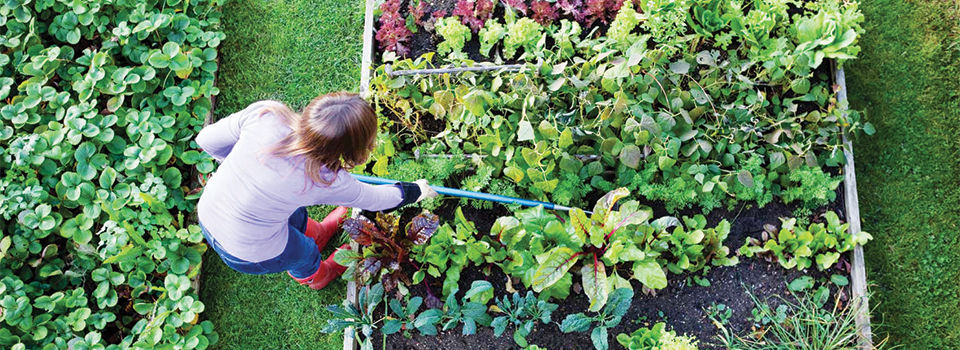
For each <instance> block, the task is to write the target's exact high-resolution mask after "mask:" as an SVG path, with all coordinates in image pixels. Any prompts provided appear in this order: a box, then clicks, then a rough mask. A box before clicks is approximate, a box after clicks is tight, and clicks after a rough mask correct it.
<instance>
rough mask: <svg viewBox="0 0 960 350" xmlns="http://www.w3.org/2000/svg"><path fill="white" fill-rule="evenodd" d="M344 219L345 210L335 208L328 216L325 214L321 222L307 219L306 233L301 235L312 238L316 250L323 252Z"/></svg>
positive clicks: (345, 215)
mask: <svg viewBox="0 0 960 350" xmlns="http://www.w3.org/2000/svg"><path fill="white" fill-rule="evenodd" d="M346 219H347V208H346V207H337V209H334V210H333V211H331V212H330V214H327V217H326V218H324V219H323V221H321V222H317V221H316V220H313V219H311V218H307V231H306V232H304V233H303V234H304V235H306V236H307V237H310V238H313V241H314V242H317V249H319V250H323V248H324V247H326V246H327V242H329V241H330V238H331V237H333V235H334V234H335V233H337V231H339V229H340V224H342V223H343V221H344V220H346Z"/></svg>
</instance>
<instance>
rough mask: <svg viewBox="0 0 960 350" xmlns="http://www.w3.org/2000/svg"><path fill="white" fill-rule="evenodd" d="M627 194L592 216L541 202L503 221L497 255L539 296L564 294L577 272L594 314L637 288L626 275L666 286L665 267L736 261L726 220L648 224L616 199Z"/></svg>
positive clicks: (641, 211) (610, 196)
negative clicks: (616, 294)
mask: <svg viewBox="0 0 960 350" xmlns="http://www.w3.org/2000/svg"><path fill="white" fill-rule="evenodd" d="M628 194H629V192H628V191H626V190H625V189H617V190H614V191H611V192H610V193H607V194H606V195H605V196H603V197H602V198H600V200H598V201H597V204H596V205H595V206H594V208H593V212H592V214H591V215H590V216H587V214H586V213H585V212H584V211H583V210H580V209H577V208H574V209H573V210H571V211H570V216H569V218H567V219H564V218H563V217H559V216H555V215H554V214H549V213H547V212H545V211H544V210H543V209H542V208H539V207H538V208H533V209H527V210H524V211H520V212H518V213H517V214H516V215H515V217H503V218H499V219H498V220H497V221H496V222H495V223H494V225H493V228H492V229H491V231H492V232H491V233H490V234H491V238H493V239H492V241H493V242H495V243H493V244H491V246H492V247H494V248H495V250H494V252H493V254H492V257H493V259H494V260H495V261H499V264H500V265H501V266H502V268H503V270H504V272H506V273H507V274H511V275H514V276H516V277H519V278H520V279H521V281H523V283H524V284H525V285H527V286H528V287H530V288H532V289H533V290H534V291H536V292H538V293H541V296H547V297H559V298H563V297H566V295H567V294H568V293H569V288H570V286H571V282H572V281H571V279H570V278H571V277H570V275H571V274H572V272H573V271H577V272H579V275H580V285H581V286H582V288H583V291H584V294H586V296H587V297H588V298H589V300H590V307H589V310H590V311H598V310H600V309H601V308H603V306H604V305H605V304H606V303H607V299H608V296H609V294H610V292H611V291H612V290H615V289H618V288H621V287H623V288H629V289H632V287H631V284H630V282H629V281H628V278H632V279H635V280H637V281H639V282H640V283H641V284H643V286H644V287H645V288H648V289H661V288H664V287H666V285H667V275H666V271H665V269H666V270H669V271H673V272H674V273H681V272H683V271H701V270H704V269H707V268H708V267H709V266H728V265H733V264H736V263H737V259H736V257H731V256H729V248H727V247H725V246H724V245H723V241H724V239H725V238H726V235H727V233H728V232H729V224H728V223H727V222H726V221H724V222H721V223H720V225H718V226H717V227H716V228H710V229H707V228H705V227H704V226H705V225H706V222H705V220H704V218H703V217H702V216H698V217H695V218H692V219H691V218H687V219H685V221H686V222H687V225H688V227H686V228H684V227H683V225H682V223H681V222H680V220H679V219H676V218H674V217H662V218H659V219H656V220H653V221H649V219H650V217H651V215H652V210H650V208H647V207H643V206H640V205H639V204H638V203H637V202H636V201H632V200H630V201H626V202H623V203H618V202H619V201H620V199H622V198H624V197H626V196H627V195H628ZM617 206H619V207H617ZM670 228H673V230H672V231H671V230H670ZM500 247H509V249H503V248H500ZM623 273H627V275H626V277H624V275H623Z"/></svg>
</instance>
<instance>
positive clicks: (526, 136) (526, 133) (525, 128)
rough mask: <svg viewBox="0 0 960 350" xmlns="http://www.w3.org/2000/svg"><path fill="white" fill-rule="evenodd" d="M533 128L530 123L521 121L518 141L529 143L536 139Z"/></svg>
mask: <svg viewBox="0 0 960 350" xmlns="http://www.w3.org/2000/svg"><path fill="white" fill-rule="evenodd" d="M534 137H535V136H534V133H533V126H532V125H530V122H529V121H526V120H521V121H520V123H519V125H518V129H517V141H529V140H533V139H534Z"/></svg>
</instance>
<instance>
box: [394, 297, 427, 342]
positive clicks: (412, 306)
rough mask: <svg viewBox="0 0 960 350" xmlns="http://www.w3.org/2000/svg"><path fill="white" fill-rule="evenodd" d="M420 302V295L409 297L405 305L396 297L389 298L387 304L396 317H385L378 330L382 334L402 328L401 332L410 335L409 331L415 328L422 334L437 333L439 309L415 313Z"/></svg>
mask: <svg viewBox="0 0 960 350" xmlns="http://www.w3.org/2000/svg"><path fill="white" fill-rule="evenodd" d="M422 304H423V298H421V297H413V298H409V299H408V300H407V305H406V306H403V305H402V304H401V303H400V300H398V299H390V302H389V304H388V305H390V311H392V312H393V315H394V316H396V317H395V318H394V317H387V318H386V319H385V321H384V322H383V328H382V329H381V330H380V331H381V332H383V334H384V335H390V334H393V333H396V332H399V331H401V330H403V334H404V335H405V336H407V337H410V331H411V330H413V329H416V330H418V331H420V334H423V335H437V326H436V324H437V323H438V322H439V321H440V311H439V310H437V309H427V310H425V311H423V312H421V313H419V314H417V311H419V310H420V305H422Z"/></svg>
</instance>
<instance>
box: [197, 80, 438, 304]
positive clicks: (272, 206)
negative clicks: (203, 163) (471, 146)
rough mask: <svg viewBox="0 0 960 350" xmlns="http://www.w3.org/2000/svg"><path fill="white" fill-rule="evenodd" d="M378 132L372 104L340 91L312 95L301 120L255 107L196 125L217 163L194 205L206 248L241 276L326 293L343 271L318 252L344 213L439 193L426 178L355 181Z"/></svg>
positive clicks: (270, 107)
mask: <svg viewBox="0 0 960 350" xmlns="http://www.w3.org/2000/svg"><path fill="white" fill-rule="evenodd" d="M376 135H377V118H376V115H374V112H373V109H371V108H370V105H369V104H368V103H367V102H366V101H364V100H363V99H361V98H360V97H358V96H357V95H354V94H349V93H342V92H340V93H332V94H328V95H324V96H320V97H317V98H315V99H314V100H313V101H311V102H310V104H308V105H307V107H306V108H304V109H303V111H302V112H300V113H299V114H298V113H294V112H293V111H291V110H290V108H288V107H287V106H285V105H283V104H282V103H279V102H275V101H261V102H257V103H254V104H252V105H250V106H249V107H247V108H245V109H244V110H242V111H240V112H237V113H234V114H233V115H230V116H229V117H227V118H224V119H222V120H220V121H218V122H217V123H215V124H212V125H210V126H207V127H205V128H203V130H201V131H200V133H199V134H198V135H197V139H196V141H197V144H198V145H200V147H201V148H203V150H204V151H205V152H207V153H208V154H210V155H211V156H212V157H213V158H214V159H216V160H217V161H219V162H220V163H221V164H220V167H219V169H218V170H217V172H216V174H215V175H213V176H212V177H211V178H210V180H209V181H208V182H207V184H206V185H205V187H204V191H203V195H202V196H201V197H200V202H199V203H198V205H197V213H198V216H199V218H200V226H201V227H202V228H203V234H204V237H206V239H207V242H208V243H209V244H210V246H212V247H213V250H214V251H216V252H217V254H219V255H220V258H221V259H222V260H223V262H224V263H226V264H227V266H230V267H231V268H233V269H234V270H237V271H239V272H243V273H249V274H265V273H276V272H281V271H287V272H288V273H289V274H290V276H291V277H293V279H294V280H296V281H297V282H299V283H301V284H305V285H308V286H310V287H311V288H313V289H321V288H323V287H325V286H326V285H327V284H328V283H330V281H332V280H334V279H335V278H337V277H338V276H340V275H341V274H343V272H344V270H346V268H345V267H343V266H341V265H338V264H337V263H336V262H334V261H333V255H331V256H330V257H328V258H327V259H326V260H323V259H322V258H321V256H320V251H321V250H323V248H324V247H325V246H326V244H327V241H329V240H330V238H331V237H332V236H333V235H334V233H336V232H337V230H338V227H339V226H340V224H341V223H342V222H343V220H344V218H345V215H346V214H347V209H346V208H345V207H357V208H361V209H366V210H371V211H381V210H394V209H396V208H399V207H401V206H403V205H406V204H409V203H412V202H415V201H419V200H421V199H423V198H427V197H433V196H436V195H437V194H436V192H434V191H433V190H432V189H430V187H429V186H428V185H427V182H426V180H419V181H417V182H414V183H409V182H404V183H398V184H397V185H383V186H372V185H367V184H363V183H360V182H358V181H357V180H356V179H354V178H353V177H352V176H351V175H350V174H349V173H348V172H347V170H349V169H351V168H352V167H354V166H356V165H359V164H363V163H364V162H366V160H367V157H368V156H369V155H370V151H371V150H372V149H373V147H374V142H375V140H376ZM318 204H331V205H339V206H340V207H338V208H337V209H335V210H334V211H333V212H332V213H330V215H328V216H327V217H326V218H325V219H324V220H323V221H322V222H319V223H318V222H316V221H314V220H312V219H310V218H308V217H307V211H306V209H305V207H306V206H309V205H318ZM339 249H349V247H348V246H347V245H343V246H341V247H340V248H339Z"/></svg>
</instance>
